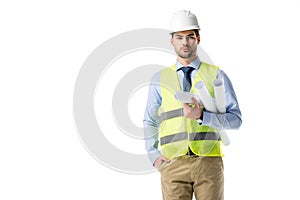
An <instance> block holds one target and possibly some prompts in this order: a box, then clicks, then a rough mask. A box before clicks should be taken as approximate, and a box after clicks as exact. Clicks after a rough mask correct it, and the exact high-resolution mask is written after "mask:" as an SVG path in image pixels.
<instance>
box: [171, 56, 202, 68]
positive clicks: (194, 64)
mask: <svg viewBox="0 0 300 200" xmlns="http://www.w3.org/2000/svg"><path fill="white" fill-rule="evenodd" d="M200 64H201V60H200V58H199V56H197V57H196V58H195V59H194V60H193V61H192V62H191V63H190V64H189V67H192V68H194V69H199V67H200ZM181 67H184V65H183V64H182V63H181V62H179V61H178V60H176V70H179V69H180V68H181Z"/></svg>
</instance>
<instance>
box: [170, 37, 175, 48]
mask: <svg viewBox="0 0 300 200" xmlns="http://www.w3.org/2000/svg"><path fill="white" fill-rule="evenodd" d="M170 42H171V44H172V45H173V42H174V39H173V37H171V40H170ZM173 46H174V45H173Z"/></svg>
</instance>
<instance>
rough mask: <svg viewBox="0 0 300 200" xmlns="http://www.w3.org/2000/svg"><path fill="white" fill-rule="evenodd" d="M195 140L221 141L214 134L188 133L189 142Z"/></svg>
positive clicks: (216, 134) (217, 135)
mask: <svg viewBox="0 0 300 200" xmlns="http://www.w3.org/2000/svg"><path fill="white" fill-rule="evenodd" d="M196 140H221V138H220V136H219V134H218V133H215V132H197V133H190V141H196Z"/></svg>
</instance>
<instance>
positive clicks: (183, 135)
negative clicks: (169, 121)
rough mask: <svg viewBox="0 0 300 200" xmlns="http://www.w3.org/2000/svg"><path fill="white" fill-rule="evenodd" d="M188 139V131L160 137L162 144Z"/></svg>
mask: <svg viewBox="0 0 300 200" xmlns="http://www.w3.org/2000/svg"><path fill="white" fill-rule="evenodd" d="M186 139H187V132H181V133H177V134H173V135H168V136H165V137H162V138H160V145H164V144H169V143H172V142H177V141H181V140H186Z"/></svg>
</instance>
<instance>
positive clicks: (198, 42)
mask: <svg viewBox="0 0 300 200" xmlns="http://www.w3.org/2000/svg"><path fill="white" fill-rule="evenodd" d="M197 44H198V45H199V44H200V35H198V37H197Z"/></svg>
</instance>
